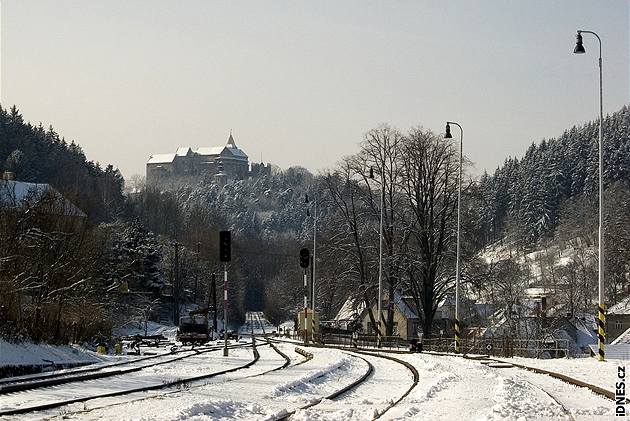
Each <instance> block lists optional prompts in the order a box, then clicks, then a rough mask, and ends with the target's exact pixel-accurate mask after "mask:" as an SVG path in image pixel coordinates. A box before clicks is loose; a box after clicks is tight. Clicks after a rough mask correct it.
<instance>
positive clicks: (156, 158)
mask: <svg viewBox="0 0 630 421" xmlns="http://www.w3.org/2000/svg"><path fill="white" fill-rule="evenodd" d="M173 159H175V154H174V153H162V154H157V155H151V156H150V157H149V160H148V161H147V164H170V163H171V162H173Z"/></svg>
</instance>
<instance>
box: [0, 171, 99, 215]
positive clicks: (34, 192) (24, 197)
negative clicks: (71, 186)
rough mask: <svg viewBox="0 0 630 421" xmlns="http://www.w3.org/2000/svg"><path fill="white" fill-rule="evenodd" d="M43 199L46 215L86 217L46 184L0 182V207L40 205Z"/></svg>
mask: <svg viewBox="0 0 630 421" xmlns="http://www.w3.org/2000/svg"><path fill="white" fill-rule="evenodd" d="M44 199H48V200H50V202H48V203H46V205H47V206H49V208H47V209H46V211H47V212H48V213H51V214H58V215H65V216H78V217H80V218H85V217H87V215H86V214H85V212H83V211H82V210H81V209H79V208H78V207H76V206H75V205H74V204H73V203H72V202H70V201H69V200H68V199H66V198H65V197H64V196H63V195H62V194H61V193H59V192H58V191H57V190H55V189H54V188H53V187H52V186H50V184H46V183H27V182H24V181H14V180H8V181H7V180H3V181H0V205H2V206H5V207H10V208H22V207H26V206H34V205H37V204H38V203H42V201H43V200H44Z"/></svg>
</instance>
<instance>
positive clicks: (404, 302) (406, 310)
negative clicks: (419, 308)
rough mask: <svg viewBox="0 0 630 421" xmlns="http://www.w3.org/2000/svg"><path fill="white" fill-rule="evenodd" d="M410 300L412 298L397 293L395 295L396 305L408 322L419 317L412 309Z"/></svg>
mask: <svg viewBox="0 0 630 421" xmlns="http://www.w3.org/2000/svg"><path fill="white" fill-rule="evenodd" d="M410 300H411V297H404V296H402V295H400V294H399V293H397V292H396V293H394V305H396V307H398V310H400V312H401V313H402V314H403V316H405V318H406V319H408V320H409V319H417V318H418V315H417V314H416V312H415V311H413V310H412V309H411V306H410V305H409V301H410Z"/></svg>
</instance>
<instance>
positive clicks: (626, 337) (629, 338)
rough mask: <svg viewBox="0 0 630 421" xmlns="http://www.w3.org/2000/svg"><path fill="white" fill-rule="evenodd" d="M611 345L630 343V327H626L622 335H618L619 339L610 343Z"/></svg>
mask: <svg viewBox="0 0 630 421" xmlns="http://www.w3.org/2000/svg"><path fill="white" fill-rule="evenodd" d="M610 344H611V345H617V344H630V328H628V329H626V331H625V332H623V333H622V334H621V335H619V336H617V339H615V340H614V341H612V342H611V343H610Z"/></svg>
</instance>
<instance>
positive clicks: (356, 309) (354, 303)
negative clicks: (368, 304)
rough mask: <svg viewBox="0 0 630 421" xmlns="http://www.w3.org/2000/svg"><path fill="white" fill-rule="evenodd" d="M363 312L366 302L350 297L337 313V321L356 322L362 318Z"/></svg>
mask: <svg viewBox="0 0 630 421" xmlns="http://www.w3.org/2000/svg"><path fill="white" fill-rule="evenodd" d="M363 310H365V302H364V301H363V300H360V299H358V298H353V297H349V298H348V299H347V300H346V302H345V303H343V305H342V306H341V308H340V309H339V311H338V312H337V315H336V316H335V320H337V321H340V320H354V319H355V318H357V317H360V315H361V313H363Z"/></svg>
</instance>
